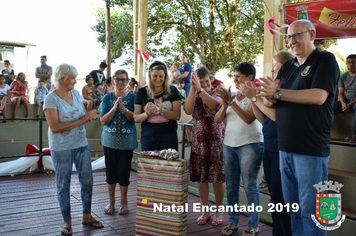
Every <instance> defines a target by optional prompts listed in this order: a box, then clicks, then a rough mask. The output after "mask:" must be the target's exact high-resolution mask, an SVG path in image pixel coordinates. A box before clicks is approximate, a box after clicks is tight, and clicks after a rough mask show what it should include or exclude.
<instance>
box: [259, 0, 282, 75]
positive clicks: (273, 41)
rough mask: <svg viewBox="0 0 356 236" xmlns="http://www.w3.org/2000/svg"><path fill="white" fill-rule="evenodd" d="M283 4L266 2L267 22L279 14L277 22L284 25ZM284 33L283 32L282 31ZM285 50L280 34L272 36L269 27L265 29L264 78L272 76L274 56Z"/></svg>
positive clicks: (267, 0) (268, 0) (274, 0)
mask: <svg viewBox="0 0 356 236" xmlns="http://www.w3.org/2000/svg"><path fill="white" fill-rule="evenodd" d="M282 3H285V0H265V4H266V9H265V21H266V20H269V19H271V18H272V17H273V16H275V15H276V14H278V17H277V19H276V20H275V22H276V23H277V24H279V25H283V12H282ZM281 32H282V30H281ZM283 49H284V42H283V36H282V35H279V34H274V35H272V34H271V33H270V32H269V29H268V28H267V27H264V45H263V52H264V53H263V76H264V77H265V78H266V76H267V75H268V76H272V72H271V69H272V64H273V63H272V59H273V55H274V54H276V53H277V52H278V51H280V50H283Z"/></svg>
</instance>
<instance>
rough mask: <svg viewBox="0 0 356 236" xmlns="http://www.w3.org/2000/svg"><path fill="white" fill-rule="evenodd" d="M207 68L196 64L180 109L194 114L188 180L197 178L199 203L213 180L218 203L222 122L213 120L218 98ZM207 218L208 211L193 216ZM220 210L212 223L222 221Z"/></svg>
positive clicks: (221, 188)
mask: <svg viewBox="0 0 356 236" xmlns="http://www.w3.org/2000/svg"><path fill="white" fill-rule="evenodd" d="M209 74H210V72H209V70H208V69H207V68H206V67H200V68H198V69H197V70H196V72H195V73H193V75H192V78H191V84H192V87H191V92H190V93H189V96H188V98H187V100H186V103H185V104H184V111H185V112H186V113H187V114H188V115H190V114H192V116H193V118H194V126H193V135H192V137H193V139H192V149H191V155H190V168H189V169H190V170H189V172H190V180H191V181H193V182H197V184H198V191H199V196H200V200H201V203H202V205H203V206H209V183H212V184H213V188H214V194H215V200H216V206H217V207H218V206H220V205H222V202H223V199H224V193H225V174H224V170H223V154H222V142H223V139H224V133H225V126H224V124H223V123H220V124H217V123H215V121H214V116H215V114H216V113H217V112H218V110H219V108H220V105H221V99H220V98H219V97H217V96H216V95H215V89H214V88H213V87H212V86H211V81H210V76H209ZM210 218H211V215H210V212H202V215H201V216H200V217H199V218H198V219H197V224H198V225H204V224H206V223H207V221H209V220H210ZM222 219H223V216H222V213H220V212H215V213H214V216H213V221H212V225H213V226H217V225H220V224H222Z"/></svg>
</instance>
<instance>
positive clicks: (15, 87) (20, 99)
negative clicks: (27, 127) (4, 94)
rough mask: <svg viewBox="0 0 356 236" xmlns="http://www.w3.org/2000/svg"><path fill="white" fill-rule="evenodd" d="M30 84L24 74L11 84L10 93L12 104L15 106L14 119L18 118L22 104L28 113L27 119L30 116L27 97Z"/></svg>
mask: <svg viewBox="0 0 356 236" xmlns="http://www.w3.org/2000/svg"><path fill="white" fill-rule="evenodd" d="M27 86H28V82H27V81H26V75H25V73H23V72H20V73H19V74H18V75H17V77H16V79H15V81H13V82H12V83H11V86H10V92H9V93H11V94H12V96H11V103H12V104H14V115H13V118H16V115H17V110H18V109H19V107H20V104H21V103H22V104H23V107H24V108H25V111H26V118H28V117H29V116H30V110H29V106H28V103H29V101H28V98H27V96H26V90H27Z"/></svg>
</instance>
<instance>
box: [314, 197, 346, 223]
mask: <svg viewBox="0 0 356 236" xmlns="http://www.w3.org/2000/svg"><path fill="white" fill-rule="evenodd" d="M316 218H317V219H318V221H319V222H321V223H323V224H335V223H336V222H337V221H339V219H340V218H341V194H331V193H317V194H316Z"/></svg>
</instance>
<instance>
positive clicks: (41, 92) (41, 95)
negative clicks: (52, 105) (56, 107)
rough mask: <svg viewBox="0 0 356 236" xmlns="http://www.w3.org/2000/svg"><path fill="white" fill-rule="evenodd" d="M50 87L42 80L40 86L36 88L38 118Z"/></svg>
mask: <svg viewBox="0 0 356 236" xmlns="http://www.w3.org/2000/svg"><path fill="white" fill-rule="evenodd" d="M48 93H49V92H48V89H47V88H46V86H45V83H44V82H43V81H40V82H39V83H38V87H37V88H36V90H35V104H36V105H37V110H36V118H38V117H39V112H40V108H41V104H42V105H43V102H44V99H45V97H46V96H47V94H48Z"/></svg>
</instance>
